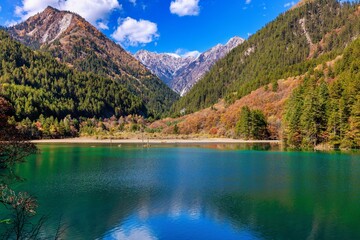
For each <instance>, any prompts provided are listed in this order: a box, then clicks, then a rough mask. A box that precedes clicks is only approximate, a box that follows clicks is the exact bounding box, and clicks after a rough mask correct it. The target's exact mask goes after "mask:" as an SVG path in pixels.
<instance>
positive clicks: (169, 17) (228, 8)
mask: <svg viewBox="0 0 360 240" xmlns="http://www.w3.org/2000/svg"><path fill="white" fill-rule="evenodd" d="M297 1H298V0H294V1H291V0H271V1H270V0H0V25H2V26H11V25H14V24H16V23H19V22H21V21H24V20H26V19H27V18H28V17H30V16H32V15H34V14H36V13H38V12H41V11H42V10H44V9H45V8H46V7H47V6H53V7H55V8H57V9H60V10H69V11H72V12H75V13H78V14H79V15H81V16H82V17H84V18H85V19H86V20H87V21H89V22H90V23H92V24H93V25H94V26H96V27H97V28H98V29H99V30H100V31H102V32H103V33H104V34H106V35H107V36H108V37H109V38H111V39H112V40H114V41H115V42H117V43H118V44H120V45H121V46H122V47H124V48H125V49H126V50H127V51H129V52H132V53H135V52H136V51H138V50H140V49H146V50H149V51H153V52H158V53H163V52H166V53H176V54H178V55H180V56H188V55H196V54H198V52H204V51H206V50H207V49H209V48H211V47H213V46H215V45H216V44H218V43H222V44H224V43H226V42H227V41H228V40H229V39H230V38H231V37H234V36H239V37H242V38H245V39H247V38H248V37H249V36H250V35H251V34H254V33H255V32H256V31H257V30H259V29H261V28H262V27H263V26H265V25H266V23H268V22H270V21H272V20H274V19H275V18H276V17H277V16H278V15H279V14H280V13H283V12H285V11H287V10H288V9H289V8H291V7H292V6H293V5H294V4H296V2H297Z"/></svg>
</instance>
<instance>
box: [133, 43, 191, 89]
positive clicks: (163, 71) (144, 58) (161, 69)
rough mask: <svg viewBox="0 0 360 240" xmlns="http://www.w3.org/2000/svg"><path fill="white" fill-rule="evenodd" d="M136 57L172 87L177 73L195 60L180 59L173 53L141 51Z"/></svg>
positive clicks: (188, 58) (189, 58)
mask: <svg viewBox="0 0 360 240" xmlns="http://www.w3.org/2000/svg"><path fill="white" fill-rule="evenodd" d="M134 57H135V58H136V59H138V60H139V61H140V62H141V63H142V64H144V65H145V66H146V67H148V68H149V69H150V70H151V72H152V73H154V74H155V75H156V76H158V77H159V78H160V79H161V80H162V81H163V82H164V83H166V84H167V85H168V86H171V83H172V80H173V78H174V74H175V72H176V71H177V70H178V69H180V68H181V67H183V66H187V65H188V64H190V63H191V62H192V61H194V60H195V58H194V57H185V58H183V57H180V56H179V55H177V54H171V53H154V52H149V51H146V50H140V51H138V52H137V53H135V55H134Z"/></svg>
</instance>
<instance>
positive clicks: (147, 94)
mask: <svg viewBox="0 0 360 240" xmlns="http://www.w3.org/2000/svg"><path fill="white" fill-rule="evenodd" d="M7 31H8V33H9V34H10V35H11V36H12V37H13V38H15V39H16V40H18V41H20V42H21V43H23V44H25V45H26V46H29V47H31V48H32V49H35V50H38V51H41V52H46V53H50V54H51V55H52V56H53V57H54V58H56V59H57V60H58V61H60V62H62V63H65V64H67V65H68V66H69V67H70V68H74V69H76V70H77V71H79V72H82V71H84V72H90V73H93V74H96V75H98V76H100V77H101V78H107V79H112V80H115V81H117V82H119V83H121V85H122V86H123V88H125V89H127V90H128V91H130V92H131V93H133V94H135V95H136V96H138V97H139V98H141V99H142V101H143V103H144V105H145V106H146V110H147V112H146V116H148V117H153V118H159V117H160V116H161V115H162V114H163V113H164V112H167V111H168V110H169V109H170V107H171V105H172V104H173V102H174V101H176V100H177V99H178V95H177V94H176V93H175V92H173V91H172V90H171V89H170V88H169V87H167V86H166V85H165V84H164V83H163V82H162V81H161V80H160V79H159V78H157V77H156V76H155V75H153V74H151V72H150V71H149V70H148V69H146V67H145V66H143V65H142V64H141V63H140V62H139V61H137V60H136V59H135V58H134V57H133V56H131V54H129V53H128V52H127V51H125V50H124V49H123V48H122V47H121V46H120V45H119V44H116V43H115V42H113V41H112V40H110V39H108V38H107V37H106V36H105V35H104V34H103V33H101V32H100V31H99V30H97V29H96V28H95V27H94V26H92V25H91V24H90V23H88V22H87V21H86V20H85V19H84V18H82V17H81V16H79V15H77V14H75V13H71V12H68V11H59V10H57V9H54V8H52V7H47V8H46V9H45V10H44V11H43V12H41V13H38V14H36V15H34V16H32V17H30V18H29V19H27V20H26V21H25V22H22V23H20V24H18V25H15V26H13V27H10V28H7ZM93 90H94V91H96V90H95V88H93ZM114 90H115V89H114ZM117 104H118V103H117ZM126 104H127V103H126Z"/></svg>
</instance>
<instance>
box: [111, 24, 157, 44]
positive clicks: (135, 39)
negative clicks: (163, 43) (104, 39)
mask: <svg viewBox="0 0 360 240" xmlns="http://www.w3.org/2000/svg"><path fill="white" fill-rule="evenodd" d="M119 24H120V25H119V26H118V28H117V29H116V30H115V32H114V33H113V34H112V35H111V37H113V38H114V39H115V40H116V41H118V42H119V43H123V44H125V45H130V46H137V45H139V44H146V43H150V42H152V41H154V40H155V39H157V38H158V37H159V34H158V32H157V31H158V28H157V24H156V23H153V22H150V21H148V20H143V19H140V20H136V19H133V18H131V17H127V18H125V19H121V20H120V22H119Z"/></svg>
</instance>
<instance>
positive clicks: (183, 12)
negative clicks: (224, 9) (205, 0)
mask: <svg viewBox="0 0 360 240" xmlns="http://www.w3.org/2000/svg"><path fill="white" fill-rule="evenodd" d="M170 12H171V13H172V14H177V15H178V16H180V17H183V16H197V15H199V13H200V8H199V0H175V1H172V2H171V4H170Z"/></svg>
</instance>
